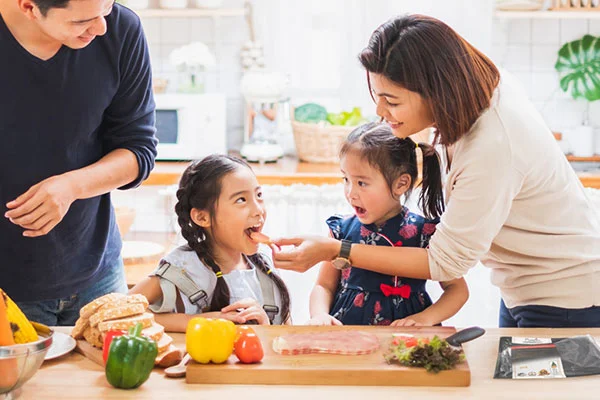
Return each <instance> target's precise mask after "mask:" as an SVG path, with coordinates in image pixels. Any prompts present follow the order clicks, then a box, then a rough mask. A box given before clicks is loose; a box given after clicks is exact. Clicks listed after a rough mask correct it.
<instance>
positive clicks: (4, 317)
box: [0, 291, 19, 393]
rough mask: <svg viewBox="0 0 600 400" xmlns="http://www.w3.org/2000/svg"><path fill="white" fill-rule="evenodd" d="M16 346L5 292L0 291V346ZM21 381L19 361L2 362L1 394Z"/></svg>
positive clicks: (0, 362)
mask: <svg viewBox="0 0 600 400" xmlns="http://www.w3.org/2000/svg"><path fill="white" fill-rule="evenodd" d="M14 344H15V338H14V336H13V331H12V328H11V324H10V321H9V320H8V311H7V306H6V300H5V299H4V292H1V291H0V346H12V345H14ZM18 379H19V369H18V366H17V359H16V358H12V359H9V360H0V393H4V392H5V391H6V390H4V389H10V388H11V387H13V386H14V385H15V383H17V380H18Z"/></svg>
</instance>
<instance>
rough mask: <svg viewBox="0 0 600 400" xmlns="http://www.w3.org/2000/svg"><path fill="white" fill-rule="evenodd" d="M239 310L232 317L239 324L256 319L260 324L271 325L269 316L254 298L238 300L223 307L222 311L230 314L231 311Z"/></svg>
mask: <svg viewBox="0 0 600 400" xmlns="http://www.w3.org/2000/svg"><path fill="white" fill-rule="evenodd" d="M237 311H239V312H238V314H237V315H236V316H234V317H233V319H231V321H233V322H237V323H238V324H245V323H246V322H248V321H251V320H256V321H257V322H258V323H259V324H260V325H270V324H271V322H270V321H269V316H268V315H267V313H266V312H265V310H263V308H262V306H261V305H260V304H259V303H258V301H256V300H255V299H253V298H250V297H249V298H247V299H243V300H240V301H236V302H235V303H232V304H230V305H228V306H227V307H224V308H222V309H221V313H224V314H229V313H231V312H237Z"/></svg>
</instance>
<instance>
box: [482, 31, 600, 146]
mask: <svg viewBox="0 0 600 400" xmlns="http://www.w3.org/2000/svg"><path fill="white" fill-rule="evenodd" d="M493 28H494V30H493V36H492V43H493V45H492V51H491V53H490V56H491V57H492V59H493V60H494V61H495V62H496V63H497V64H498V65H500V66H502V67H504V68H506V69H507V70H508V71H510V72H511V73H512V74H513V75H515V76H516V77H517V78H518V79H519V80H520V81H521V83H522V85H523V87H524V89H525V90H526V91H527V93H528V94H529V97H530V99H531V100H532V101H533V102H534V104H535V106H536V107H537V109H538V110H539V111H540V112H541V114H542V116H543V117H544V120H545V121H546V122H547V123H548V125H549V126H550V128H551V129H552V130H553V131H558V132H563V133H564V134H565V139H566V140H567V141H570V142H576V141H577V140H578V138H577V137H576V136H573V135H569V130H570V129H571V128H573V127H574V126H577V125H580V124H581V123H582V120H583V116H584V111H586V110H587V112H588V117H589V124H590V125H592V126H594V127H595V129H596V137H598V132H599V131H600V101H596V102H592V103H589V102H587V101H583V100H574V99H573V98H571V96H570V94H567V93H564V92H563V91H562V90H561V89H560V87H559V79H558V74H557V72H556V71H555V70H554V64H555V63H556V60H557V58H558V50H559V49H560V48H561V47H562V45H563V44H565V43H567V42H570V41H573V40H576V39H580V38H581V37H582V36H583V35H584V34H586V33H587V34H591V35H594V36H599V35H600V20H598V19H589V20H587V19H581V20H579V19H562V20H559V19H522V20H521V19H517V20H506V19H495V20H494V22H493ZM567 145H568V144H567ZM596 152H597V153H600V140H596Z"/></svg>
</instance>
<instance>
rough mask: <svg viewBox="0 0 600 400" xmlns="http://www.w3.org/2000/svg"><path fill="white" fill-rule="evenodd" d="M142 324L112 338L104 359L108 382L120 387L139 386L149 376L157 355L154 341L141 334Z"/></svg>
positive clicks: (131, 387)
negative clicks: (106, 357)
mask: <svg viewBox="0 0 600 400" xmlns="http://www.w3.org/2000/svg"><path fill="white" fill-rule="evenodd" d="M142 328H143V327H142V324H141V323H138V324H137V325H135V327H132V328H130V329H129V333H128V334H127V335H123V336H117V337H115V338H113V340H112V343H111V345H110V349H109V352H108V359H107V361H106V367H105V374H106V379H107V380H108V383H110V384H111V385H113V386H114V387H116V388H120V389H133V388H137V387H139V386H140V385H141V384H143V383H144V382H146V381H147V380H148V378H149V377H150V373H151V372H152V368H154V362H155V359H156V356H157V355H158V348H157V346H156V342H155V341H154V340H152V339H149V338H146V337H144V336H142V335H141V332H142Z"/></svg>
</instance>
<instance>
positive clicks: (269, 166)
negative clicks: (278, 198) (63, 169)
mask: <svg viewBox="0 0 600 400" xmlns="http://www.w3.org/2000/svg"><path fill="white" fill-rule="evenodd" d="M594 160H595V159H594ZM594 163H596V162H594ZM597 164H598V169H595V170H592V171H582V172H577V175H578V176H579V179H580V180H581V182H582V183H583V185H584V186H586V187H593V188H597V189H600V162H598V163H597ZM188 165H189V162H170V161H159V162H157V163H156V166H155V168H154V170H153V171H152V172H151V173H150V177H149V178H148V179H147V180H146V181H145V182H144V185H175V184H177V183H179V178H180V177H181V174H182V173H183V170H184V169H185V168H186V167H187V166H188ZM251 166H252V169H253V170H254V172H255V173H256V176H257V177H258V181H259V182H260V184H261V185H292V184H306V185H325V184H336V183H339V182H341V181H342V174H341V172H340V166H339V164H337V163H331V164H316V163H307V162H302V161H298V159H296V158H293V157H284V158H283V159H281V160H279V161H277V162H276V163H266V164H257V163H253V164H251ZM576 170H577V168H576Z"/></svg>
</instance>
